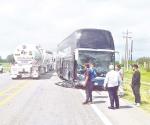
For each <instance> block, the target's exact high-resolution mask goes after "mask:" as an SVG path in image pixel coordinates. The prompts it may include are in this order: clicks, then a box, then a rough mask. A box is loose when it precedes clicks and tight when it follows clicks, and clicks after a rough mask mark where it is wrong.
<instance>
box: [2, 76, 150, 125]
mask: <svg viewBox="0 0 150 125" xmlns="http://www.w3.org/2000/svg"><path fill="white" fill-rule="evenodd" d="M84 96H85V93H84V91H83V90H81V89H74V88H67V86H66V82H63V81H62V80H60V79H59V78H58V77H57V75H56V73H49V74H47V75H44V76H42V77H41V79H39V80H32V79H21V80H11V79H10V77H9V74H6V73H4V74H0V125H133V124H134V125H149V123H150V114H148V113H145V112H143V111H142V110H141V109H139V108H136V107H134V106H133V105H131V104H129V103H128V102H125V101H123V100H121V107H120V109H117V110H109V109H108V108H107V105H108V96H107V92H93V98H94V104H88V105H82V102H83V101H84Z"/></svg>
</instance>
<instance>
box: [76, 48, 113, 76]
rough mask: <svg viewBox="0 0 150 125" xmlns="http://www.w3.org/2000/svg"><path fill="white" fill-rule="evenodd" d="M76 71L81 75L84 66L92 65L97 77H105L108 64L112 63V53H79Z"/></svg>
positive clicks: (85, 51)
mask: <svg viewBox="0 0 150 125" xmlns="http://www.w3.org/2000/svg"><path fill="white" fill-rule="evenodd" d="M77 62H78V68H77V71H78V73H80V74H83V73H84V71H85V66H84V65H85V64H86V63H92V64H94V65H95V69H96V71H97V75H98V76H105V74H106V73H107V72H108V67H109V65H110V64H113V63H114V53H113V52H102V51H87V50H84V51H79V59H78V61H77Z"/></svg>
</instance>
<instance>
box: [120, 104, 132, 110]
mask: <svg viewBox="0 0 150 125" xmlns="http://www.w3.org/2000/svg"><path fill="white" fill-rule="evenodd" d="M119 108H120V109H129V108H133V106H129V105H124V106H120V107H119Z"/></svg>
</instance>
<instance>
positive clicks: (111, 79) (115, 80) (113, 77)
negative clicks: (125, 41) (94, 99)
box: [104, 65, 121, 109]
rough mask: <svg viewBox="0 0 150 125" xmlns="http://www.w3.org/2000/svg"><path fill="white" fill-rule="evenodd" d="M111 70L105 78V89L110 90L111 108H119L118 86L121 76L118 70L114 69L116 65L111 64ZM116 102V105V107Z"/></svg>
mask: <svg viewBox="0 0 150 125" xmlns="http://www.w3.org/2000/svg"><path fill="white" fill-rule="evenodd" d="M109 70H110V71H109V72H108V73H107V74H106V78H105V80H104V89H106V87H107V90H108V94H109V99H110V106H109V107H108V108H109V109H115V108H116V109H118V108H119V97H118V86H119V83H120V82H121V77H120V75H119V73H118V72H117V71H115V70H114V66H113V65H110V66H109ZM114 103H115V107H114Z"/></svg>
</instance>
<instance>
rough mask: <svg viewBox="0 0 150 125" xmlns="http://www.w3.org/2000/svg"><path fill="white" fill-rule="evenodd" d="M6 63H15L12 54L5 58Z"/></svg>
mask: <svg viewBox="0 0 150 125" xmlns="http://www.w3.org/2000/svg"><path fill="white" fill-rule="evenodd" d="M7 61H8V62H9V63H14V62H15V59H14V56H13V54H10V55H8V56H7Z"/></svg>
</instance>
